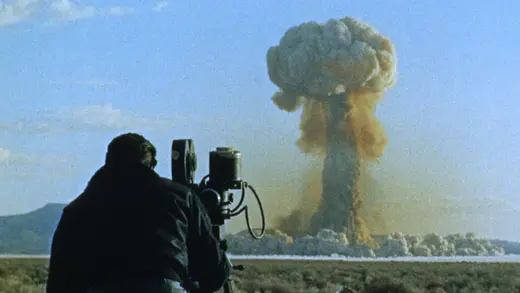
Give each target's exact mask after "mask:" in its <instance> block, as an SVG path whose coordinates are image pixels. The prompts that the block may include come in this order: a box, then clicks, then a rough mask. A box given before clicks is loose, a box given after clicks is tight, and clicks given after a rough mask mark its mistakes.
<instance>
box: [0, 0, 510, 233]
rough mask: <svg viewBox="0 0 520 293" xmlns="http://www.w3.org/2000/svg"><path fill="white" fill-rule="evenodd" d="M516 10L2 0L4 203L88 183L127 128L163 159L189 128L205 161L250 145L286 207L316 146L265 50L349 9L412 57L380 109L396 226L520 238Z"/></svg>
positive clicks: (385, 179) (265, 184)
mask: <svg viewBox="0 0 520 293" xmlns="http://www.w3.org/2000/svg"><path fill="white" fill-rule="evenodd" d="M252 3H254V4H252ZM518 9H520V4H518V3H517V2H514V1H494V2H489V1H485V2H484V1H456V3H455V1H453V3H452V1H430V2H428V3H426V1H421V2H420V1H404V0H403V1H327V2H323V3H320V2H317V1H315V2H304V1H295V0H294V1H289V0H288V1H272V0H264V1H256V2H252V1H243V2H240V1H197V2H195V1H193V2H189V1H161V2H152V1H130V0H126V1H122V0H120V1H99V0H98V1H94V0H92V1H87V0H84V1H67V0H15V1H0V55H1V56H2V57H1V58H0V99H1V102H2V107H1V108H0V214H12V213H19V212H27V211H29V210H32V209H35V208H38V207H40V206H42V205H44V204H46V203H48V202H67V201H69V200H71V199H73V198H74V197H75V196H76V195H77V194H78V193H79V192H81V190H82V189H83V188H84V187H85V184H86V182H87V180H88V179H89V178H90V176H91V175H92V174H93V172H95V170H96V169H97V168H98V167H99V166H100V165H101V164H102V163H103V159H104V153H105V149H106V145H107V144H108V142H109V141H110V139H111V138H112V137H114V136H115V135H117V134H120V133H122V132H125V131H139V132H142V133H143V134H145V135H146V136H147V137H149V138H150V139H151V140H152V142H153V143H154V144H155V145H156V146H157V148H158V150H159V152H160V154H159V160H160V164H159V166H158V172H159V173H160V174H161V175H163V176H169V175H170V174H169V147H170V143H171V139H173V138H183V137H191V138H193V139H195V143H196V148H197V151H198V153H199V157H200V161H201V162H200V164H201V165H200V167H199V171H200V172H199V173H198V176H199V177H201V176H202V175H204V173H205V172H206V171H207V167H206V165H207V152H208V151H209V150H210V149H212V148H214V147H215V146H217V145H233V146H236V147H238V148H239V149H240V150H242V151H243V152H244V155H245V157H244V176H245V177H246V179H247V180H249V181H250V182H251V183H253V184H255V185H256V186H257V189H259V191H260V192H262V195H263V197H264V201H266V203H265V205H266V208H267V212H268V213H269V214H270V215H271V218H272V217H273V216H275V215H280V214H283V213H286V212H287V211H289V210H290V209H291V208H293V207H294V206H296V204H297V202H298V199H299V198H300V196H299V194H301V192H302V190H301V189H302V181H303V180H304V179H303V177H304V173H305V170H308V169H309V164H310V163H309V160H308V159H307V158H306V157H305V156H303V155H302V154H300V153H299V151H298V149H297V147H296V145H295V140H296V139H297V138H298V136H299V130H298V123H299V113H291V114H288V113H286V112H283V111H280V110H278V109H277V107H276V106H274V104H273V103H272V102H271V100H270V97H271V95H272V94H273V92H274V91H276V87H275V86H274V85H273V84H272V83H271V82H270V81H269V78H268V76H267V68H266V63H265V54H266V52H267V49H268V48H269V47H270V46H273V45H276V44H277V43H278V42H279V40H280V38H281V37H282V36H283V34H284V32H285V31H286V30H287V29H288V28H289V27H291V26H294V25H298V24H300V23H302V22H304V21H310V20H313V21H318V22H324V21H326V20H328V19H329V18H341V17H344V16H351V17H355V18H358V19H361V20H363V21H366V22H368V23H369V24H370V25H372V26H374V27H375V28H376V29H377V30H378V31H380V32H381V33H382V34H384V35H385V36H387V37H389V38H390V39H391V40H392V42H393V43H394V45H395V47H396V51H397V56H398V82H397V84H396V85H395V87H394V88H392V89H390V90H389V91H388V93H387V94H386V95H385V98H384V100H383V101H382V102H381V103H380V105H379V106H378V109H377V116H378V117H379V118H380V120H381V121H382V123H383V125H384V126H385V129H386V131H387V135H388V137H389V144H388V147H387V151H386V153H385V155H384V156H383V157H382V159H381V162H380V164H379V165H376V166H373V167H372V169H373V170H372V174H373V177H374V180H376V181H377V182H379V185H380V186H382V191H381V194H377V195H374V199H371V202H372V201H373V202H375V203H377V204H378V205H379V206H382V207H384V208H383V209H384V210H385V211H384V213H386V214H387V217H389V220H388V221H389V223H390V224H389V226H390V228H388V229H393V230H400V231H408V232H413V233H416V232H430V231H434V232H439V233H450V232H456V231H461V232H466V231H476V232H477V233H478V234H479V235H483V236H494V237H500V238H504V239H516V240H520V198H519V193H518V190H520V181H519V178H520V167H519V166H520V153H519V150H518V146H520V135H519V134H520V131H519V130H518V129H519V128H518V125H519V124H520V109H519V106H520V103H519V102H518V98H519V97H520V83H519V82H518V80H520V70H518V68H520V55H518V54H517V52H519V51H520V39H519V38H518V28H519V26H520V24H519V23H518V20H517V15H516V11H518ZM280 206H282V207H284V208H283V211H279V210H277V211H275V208H277V207H280ZM252 208H254V206H253V207H252ZM390 218H391V219H390ZM410 223H415V224H414V225H412V224H410ZM230 227H232V228H233V229H242V228H244V227H245V226H244V223H243V222H242V219H237V220H234V221H233V223H232V225H231V226H230Z"/></svg>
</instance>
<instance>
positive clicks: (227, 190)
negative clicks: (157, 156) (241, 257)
mask: <svg viewBox="0 0 520 293" xmlns="http://www.w3.org/2000/svg"><path fill="white" fill-rule="evenodd" d="M171 169H172V170H171V171H172V180H173V181H176V182H179V183H181V184H183V185H186V186H189V187H190V188H191V189H193V190H194V191H195V193H196V194H197V195H198V196H199V198H200V200H201V202H202V203H203V205H204V207H205V208H206V210H207V212H208V214H209V217H210V219H211V222H212V224H213V233H214V235H215V236H218V237H220V241H221V243H222V244H224V243H225V240H224V239H223V238H222V237H223V236H222V235H221V234H220V228H221V227H222V226H223V225H224V224H225V221H226V220H229V219H231V218H233V217H235V216H238V215H240V214H242V213H243V212H245V218H246V224H247V229H248V231H249V233H250V234H251V236H252V237H253V238H255V239H260V238H261V237H262V236H263V235H264V232H265V216H264V210H263V207H262V202H261V201H260V198H259V197H258V194H257V193H256V190H255V189H254V188H253V187H252V186H251V185H250V184H249V183H247V182H246V181H244V180H243V179H242V154H241V152H240V151H238V150H236V149H234V148H231V147H217V148H216V149H215V150H213V151H211V152H210V153H209V174H208V175H206V176H204V177H203V178H202V180H201V182H200V183H199V184H196V183H195V180H194V178H195V171H196V170H197V154H196V153H195V144H194V142H193V140H191V139H178V140H174V141H173V142H172V156H171ZM247 189H249V190H251V191H252V193H253V194H254V196H255V198H256V201H257V202H258V207H259V208H260V215H261V219H262V228H261V229H260V233H259V234H258V235H257V234H255V233H254V231H253V228H251V224H250V220H249V213H248V207H247V205H245V206H243V204H244V199H245V197H246V190H247ZM233 190H234V191H240V193H241V196H240V200H239V201H238V204H237V205H236V206H235V207H233V203H234V199H235V198H234V195H233V193H232V191H233ZM223 247H224V249H225V247H227V245H223ZM232 268H233V269H238V270H243V269H244V268H243V266H232ZM230 283H231V281H229V282H228V283H227V284H226V286H225V287H224V288H223V291H224V292H232V288H231V284H230Z"/></svg>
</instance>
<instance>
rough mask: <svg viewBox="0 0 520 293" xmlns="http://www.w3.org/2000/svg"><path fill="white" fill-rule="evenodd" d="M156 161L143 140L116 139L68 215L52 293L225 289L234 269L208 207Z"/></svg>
mask: <svg viewBox="0 0 520 293" xmlns="http://www.w3.org/2000/svg"><path fill="white" fill-rule="evenodd" d="M155 156H156V150H155V147H154V146H153V145H152V144H151V143H150V142H149V141H148V140H146V139H145V138H144V137H143V136H141V135H139V134H135V133H127V134H123V135H121V136H118V137H116V138H115V139H114V140H112V142H111V143H110V144H109V146H108V151H107V154H106V161H105V165H104V166H102V167H101V168H100V169H99V170H98V171H97V172H96V173H95V174H94V176H93V177H92V178H91V180H90V181H89V183H88V185H87V187H86V189H85V190H84V192H83V193H82V194H80V195H79V196H78V197H77V198H76V199H75V200H74V201H72V202H71V203H70V204H69V205H67V206H66V207H65V208H64V210H63V213H62V215H61V219H60V222H59V224H58V227H57V229H56V231H55V234H54V237H53V241H52V249H51V258H50V267H49V278H48V282H47V293H87V292H88V293H90V292H93V293H94V292H97V293H112V292H121V293H131V292H136V293H141V292H143V293H144V292H146V293H162V292H164V293H173V292H186V291H185V290H187V291H190V290H192V289H193V286H194V285H195V286H196V285H197V282H198V286H199V288H200V291H202V292H212V291H216V290H218V289H219V288H221V287H222V286H223V284H224V283H225V281H226V279H227V278H228V277H229V274H230V266H229V262H228V259H227V257H226V255H225V253H224V251H223V250H222V249H221V248H220V247H219V238H218V235H213V234H212V232H211V222H210V219H209V217H208V214H207V212H206V210H205V208H204V206H203V205H202V203H201V201H200V200H199V198H198V197H197V196H196V195H195V194H194V193H193V192H192V191H191V190H190V189H188V188H187V187H185V186H182V185H180V184H178V183H174V182H172V181H171V180H169V179H166V178H162V177H160V176H159V175H158V174H157V173H156V172H155V171H154V168H155V166H156V164H157V161H156V158H155ZM188 264H189V265H188ZM192 280H193V281H192ZM195 281H196V282H195Z"/></svg>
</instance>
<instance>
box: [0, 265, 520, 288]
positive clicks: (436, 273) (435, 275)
mask: <svg viewBox="0 0 520 293" xmlns="http://www.w3.org/2000/svg"><path fill="white" fill-rule="evenodd" d="M47 262H48V260H47V259H44V258H42V259H2V260H0V292H3V293H43V292H44V284H45V280H46V276H47V268H48V267H47ZM234 264H243V265H244V266H245V268H246V269H245V270H244V271H236V272H234V274H233V279H234V281H235V288H236V289H237V290H236V291H237V292H251V293H253V292H272V293H290V292H295V293H296V292H309V293H310V292H336V290H337V289H338V288H339V287H340V286H341V285H344V286H345V287H349V288H350V291H348V290H345V292H359V293H376V292H381V293H383V292H384V293H390V292H391V293H400V292H404V293H406V292H418V293H422V292H425V293H426V292H435V293H442V292H446V293H459V292H460V293H462V292H464V293H484V292H486V293H488V292H494V293H499V292H508V293H511V292H515V293H520V264H517V263H413V262H392V263H390V262H331V261H316V260H312V261H308V260H306V261H287V260H285V261H280V260H275V261H272V260H239V261H238V260H235V261H234Z"/></svg>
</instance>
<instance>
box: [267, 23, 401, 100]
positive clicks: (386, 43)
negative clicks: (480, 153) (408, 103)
mask: <svg viewBox="0 0 520 293" xmlns="http://www.w3.org/2000/svg"><path fill="white" fill-rule="evenodd" d="M396 62H397V60H396V56H395V50H394V47H393V45H392V43H391V42H390V40H389V39H387V38H386V37H384V36H382V35H380V34H379V33H378V32H377V31H376V30H375V29H374V28H372V27H371V26H369V25H367V24H365V23H363V22H361V21H358V20H355V19H353V18H350V17H345V18H343V19H341V20H335V19H331V20H329V21H327V22H326V23H325V24H319V23H316V22H305V23H303V24H301V25H299V26H295V27H292V28H290V29H289V30H288V31H287V32H286V33H285V35H284V36H283V37H282V39H281V40H280V44H279V45H278V46H274V47H271V48H270V49H269V50H268V52H267V66H268V72H269V76H270V78H271V80H272V81H273V83H275V84H276V85H277V86H278V87H280V89H281V91H282V92H281V93H276V94H275V95H274V96H273V100H275V102H276V101H280V100H284V101H285V102H284V104H294V105H293V106H292V107H289V108H290V109H291V108H296V107H295V105H297V104H298V103H299V102H300V101H299V99H300V98H298V97H299V96H315V97H323V96H326V95H328V94H340V93H345V92H347V91H348V90H353V89H355V90H362V89H367V90H371V91H374V92H382V91H384V90H385V89H386V88H388V87H390V86H392V85H393V84H394V83H395V79H396ZM277 104H278V103H277Z"/></svg>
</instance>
